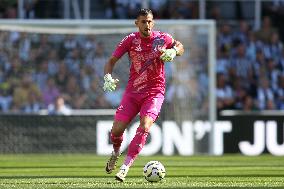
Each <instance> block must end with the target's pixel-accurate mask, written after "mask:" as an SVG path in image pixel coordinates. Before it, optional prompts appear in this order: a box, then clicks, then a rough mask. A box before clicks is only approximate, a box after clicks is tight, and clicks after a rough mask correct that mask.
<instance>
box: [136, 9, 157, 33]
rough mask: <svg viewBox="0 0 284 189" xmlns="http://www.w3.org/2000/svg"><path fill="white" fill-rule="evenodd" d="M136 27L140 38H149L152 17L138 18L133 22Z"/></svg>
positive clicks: (152, 22)
mask: <svg viewBox="0 0 284 189" xmlns="http://www.w3.org/2000/svg"><path fill="white" fill-rule="evenodd" d="M135 24H136V26H137V27H138V28H139V32H140V35H141V36H142V37H149V36H150V35H151V32H152V29H153V27H154V20H153V15H152V14H148V15H147V16H139V17H138V18H137V20H136V21H135Z"/></svg>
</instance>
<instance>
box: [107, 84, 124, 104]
mask: <svg viewBox="0 0 284 189" xmlns="http://www.w3.org/2000/svg"><path fill="white" fill-rule="evenodd" d="M123 92H124V89H123V88H121V87H120V85H117V88H116V89H115V91H113V92H106V93H105V99H106V100H107V102H108V103H109V104H110V105H111V107H112V108H117V107H118V106H119V104H120V101H121V99H122V95H123Z"/></svg>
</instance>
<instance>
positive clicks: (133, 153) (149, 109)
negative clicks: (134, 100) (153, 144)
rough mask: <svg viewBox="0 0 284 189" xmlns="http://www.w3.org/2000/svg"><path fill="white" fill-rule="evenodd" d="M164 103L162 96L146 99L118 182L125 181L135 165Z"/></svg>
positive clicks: (117, 176) (157, 95) (118, 176)
mask: <svg viewBox="0 0 284 189" xmlns="http://www.w3.org/2000/svg"><path fill="white" fill-rule="evenodd" d="M163 101H164V96H163V95H162V94H156V95H154V96H151V97H149V98H148V99H146V100H145V101H144V103H143V104H142V106H141V110H140V125H139V127H138V128H137V130H136V134H135V136H134V138H133V139H132V141H131V142H130V144H129V146H128V152H127V156H126V158H125V161H124V164H123V165H122V166H121V168H120V171H119V173H118V174H117V175H116V179H117V180H120V181H124V179H125V176H126V174H127V172H128V169H129V167H130V166H131V165H132V164H133V162H134V160H135V159H136V157H137V156H138V154H139V153H140V151H141V150H142V148H143V147H144V145H145V143H146V139H147V136H148V133H149V130H150V127H151V126H152V125H153V123H154V121H155V120H156V119H157V117H158V115H159V113H160V110H161V106H162V103H163Z"/></svg>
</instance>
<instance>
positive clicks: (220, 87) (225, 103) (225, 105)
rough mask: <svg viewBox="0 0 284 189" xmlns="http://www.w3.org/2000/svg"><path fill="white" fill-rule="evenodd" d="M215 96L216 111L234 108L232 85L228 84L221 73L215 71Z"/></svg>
mask: <svg viewBox="0 0 284 189" xmlns="http://www.w3.org/2000/svg"><path fill="white" fill-rule="evenodd" d="M216 97H217V109H218V111H220V110H224V109H233V108H234V107H233V106H234V103H235V100H234V94H233V90H232V87H231V86H230V85H228V83H227V79H226V77H225V75H224V74H223V73H217V89H216Z"/></svg>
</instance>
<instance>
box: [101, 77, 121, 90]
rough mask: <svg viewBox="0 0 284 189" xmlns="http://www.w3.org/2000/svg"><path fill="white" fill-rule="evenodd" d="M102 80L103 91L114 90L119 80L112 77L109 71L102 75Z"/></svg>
mask: <svg viewBox="0 0 284 189" xmlns="http://www.w3.org/2000/svg"><path fill="white" fill-rule="evenodd" d="M104 80H105V82H104V87H103V89H104V91H114V90H115V88H116V84H117V83H118V81H119V80H118V79H113V78H112V77H111V75H110V74H109V73H108V74H106V75H105V76H104Z"/></svg>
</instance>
